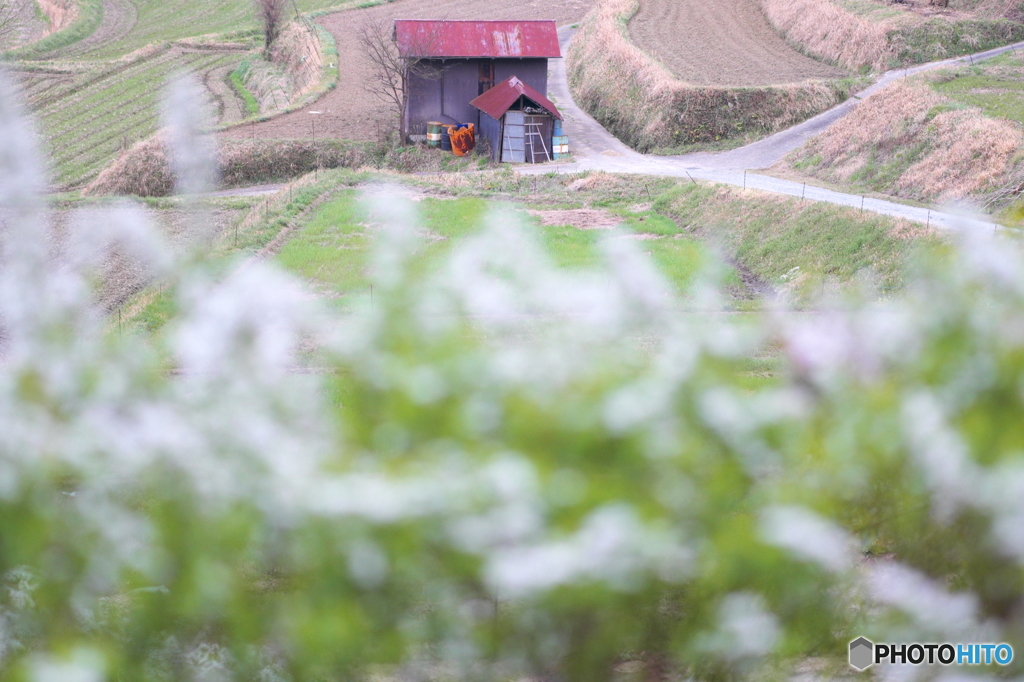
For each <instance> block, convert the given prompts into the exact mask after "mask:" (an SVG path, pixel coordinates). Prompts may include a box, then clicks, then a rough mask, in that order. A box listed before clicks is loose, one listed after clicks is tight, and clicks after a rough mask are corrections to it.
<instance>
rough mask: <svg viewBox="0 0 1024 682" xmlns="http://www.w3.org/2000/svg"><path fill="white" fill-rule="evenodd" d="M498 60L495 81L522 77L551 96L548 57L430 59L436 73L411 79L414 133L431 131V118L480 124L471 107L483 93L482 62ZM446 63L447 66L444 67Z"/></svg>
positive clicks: (410, 120) (410, 125)
mask: <svg viewBox="0 0 1024 682" xmlns="http://www.w3.org/2000/svg"><path fill="white" fill-rule="evenodd" d="M484 61H493V62H494V82H495V83H500V82H501V81H503V80H505V79H506V78H509V77H511V76H518V77H519V78H520V79H521V80H522V81H523V82H524V83H526V84H527V85H529V86H530V87H533V88H536V89H537V90H538V91H539V92H541V93H544V94H545V95H547V91H548V63H547V62H548V60H546V59H493V60H490V59H488V60H482V59H457V60H456V59H449V60H445V61H444V62H441V61H431V62H429V66H430V70H431V74H432V76H435V77H431V78H424V77H421V76H413V77H412V78H411V79H410V82H409V109H408V111H407V112H406V124H407V127H408V130H409V133H410V134H412V135H423V134H425V133H426V132H427V122H428V121H441V122H442V123H477V124H479V122H480V112H479V110H477V108H476V107H473V106H470V104H469V103H470V101H471V100H473V99H475V98H476V96H477V95H479V94H480V92H479V66H480V63H481V62H484ZM442 65H443V66H442Z"/></svg>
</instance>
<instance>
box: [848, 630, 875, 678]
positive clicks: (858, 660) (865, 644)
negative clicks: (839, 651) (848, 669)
mask: <svg viewBox="0 0 1024 682" xmlns="http://www.w3.org/2000/svg"><path fill="white" fill-rule="evenodd" d="M874 653H875V644H874V642H872V641H871V640H870V639H866V638H864V637H858V638H857V639H855V640H853V641H852V642H850V665H852V666H853V667H854V668H856V669H857V670H867V669H868V668H870V667H871V665H872V664H873V663H874V658H875V657H874Z"/></svg>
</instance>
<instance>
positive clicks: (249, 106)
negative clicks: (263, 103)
mask: <svg viewBox="0 0 1024 682" xmlns="http://www.w3.org/2000/svg"><path fill="white" fill-rule="evenodd" d="M248 70H249V61H248V60H243V61H242V63H241V64H239V65H238V68H237V69H235V70H234V71H232V72H231V73H230V74H228V84H229V85H230V86H231V87H232V88H233V89H234V91H235V93H236V94H237V95H238V97H239V98H240V99H241V100H242V102H243V104H244V105H245V117H246V118H249V117H252V116H258V115H259V113H260V103H259V102H257V101H256V97H255V96H254V95H253V94H252V92H250V91H249V88H247V87H245V74H246V73H247V72H248Z"/></svg>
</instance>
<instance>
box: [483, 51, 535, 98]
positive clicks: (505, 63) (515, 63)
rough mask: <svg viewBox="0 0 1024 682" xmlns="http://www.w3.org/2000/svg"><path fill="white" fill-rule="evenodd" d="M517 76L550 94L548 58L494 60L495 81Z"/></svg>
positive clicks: (532, 86) (531, 85)
mask: <svg viewBox="0 0 1024 682" xmlns="http://www.w3.org/2000/svg"><path fill="white" fill-rule="evenodd" d="M512 76H517V77H518V78H519V80H521V81H523V82H524V83H526V84H527V85H529V86H530V87H531V88H533V89H534V90H536V91H537V92H539V93H540V94H542V95H544V96H545V97H547V96H548V60H546V59H496V60H494V82H495V83H500V82H502V81H503V80H506V79H508V78H511V77H512Z"/></svg>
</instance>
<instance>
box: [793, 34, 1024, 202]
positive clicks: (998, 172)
mask: <svg viewBox="0 0 1024 682" xmlns="http://www.w3.org/2000/svg"><path fill="white" fill-rule="evenodd" d="M1022 151H1024V57H1022V56H1020V55H1018V54H1014V53H1007V54H1005V55H1002V56H1000V57H997V58H995V59H992V60H989V61H986V62H982V63H979V64H977V65H975V66H964V67H962V68H956V69H947V70H942V71H937V72H931V73H928V74H924V75H921V76H917V77H914V78H909V79H906V80H903V81H900V82H898V83H895V84H893V85H891V86H889V87H888V88H885V89H884V90H882V91H880V92H878V93H876V94H875V95H873V96H872V97H870V98H868V99H867V100H865V101H864V102H863V103H862V104H861V105H860V106H859V107H857V109H855V110H854V111H853V112H852V113H851V114H850V115H848V116H847V117H846V118H844V119H843V120H841V121H839V122H838V123H836V124H835V125H833V126H832V127H831V128H829V129H828V130H827V131H825V132H824V133H822V134H821V135H819V136H818V137H816V138H813V139H812V140H810V141H809V142H808V143H807V144H806V145H804V146H803V147H802V148H800V149H799V150H797V151H796V152H794V153H793V154H791V155H790V157H789V158H788V159H787V160H786V161H785V162H784V165H785V166H788V168H789V169H792V170H795V171H796V172H797V173H801V174H805V175H807V176H809V177H811V178H815V179H819V180H824V181H825V182H828V183H831V184H834V185H838V186H841V187H843V188H846V189H849V190H850V191H854V192H876V193H882V194H887V195H891V196H896V197H902V198H905V199H910V200H914V201H921V202H945V201H959V200H968V201H970V202H972V203H976V204H980V205H982V206H984V207H985V208H987V209H989V210H992V211H995V212H998V211H1000V210H1002V209H1004V208H1005V207H1006V206H1008V205H1009V204H1010V203H1012V201H1013V200H1014V199H1015V198H1016V196H1017V195H1019V194H1020V192H1021V191H1022V187H1024V158H1022V156H1024V155H1022Z"/></svg>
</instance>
